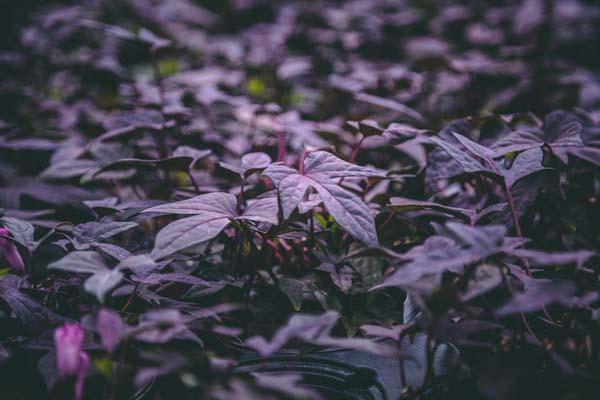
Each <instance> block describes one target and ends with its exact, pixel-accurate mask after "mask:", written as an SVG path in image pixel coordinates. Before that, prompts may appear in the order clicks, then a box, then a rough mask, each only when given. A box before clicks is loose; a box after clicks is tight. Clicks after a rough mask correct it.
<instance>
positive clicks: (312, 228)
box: [308, 210, 315, 247]
mask: <svg viewBox="0 0 600 400" xmlns="http://www.w3.org/2000/svg"><path fill="white" fill-rule="evenodd" d="M308 220H309V223H310V236H309V241H308V244H309V246H310V247H314V245H315V221H314V218H313V210H310V211H309V212H308Z"/></svg>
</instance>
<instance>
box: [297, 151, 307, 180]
mask: <svg viewBox="0 0 600 400" xmlns="http://www.w3.org/2000/svg"><path fill="white" fill-rule="evenodd" d="M307 154H308V152H307V151H306V149H302V152H301V153H300V159H298V171H299V172H300V175H302V174H304V159H305V158H306V155H307Z"/></svg>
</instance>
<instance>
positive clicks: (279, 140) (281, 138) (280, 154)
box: [277, 131, 287, 162]
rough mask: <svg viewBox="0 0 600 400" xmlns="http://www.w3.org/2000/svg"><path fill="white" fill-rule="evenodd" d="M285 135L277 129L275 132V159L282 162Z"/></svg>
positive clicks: (284, 156) (284, 152)
mask: <svg viewBox="0 0 600 400" xmlns="http://www.w3.org/2000/svg"><path fill="white" fill-rule="evenodd" d="M285 139H286V137H285V132H283V131H279V132H277V161H280V162H283V161H285V158H286V155H287V154H286V149H285V145H286V140H285Z"/></svg>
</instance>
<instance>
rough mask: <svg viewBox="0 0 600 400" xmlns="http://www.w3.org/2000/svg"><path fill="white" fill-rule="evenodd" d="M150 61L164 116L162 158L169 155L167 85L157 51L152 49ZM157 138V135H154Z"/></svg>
mask: <svg viewBox="0 0 600 400" xmlns="http://www.w3.org/2000/svg"><path fill="white" fill-rule="evenodd" d="M150 63H151V64H152V72H153V74H154V81H155V84H156V86H157V87H158V97H159V100H160V113H161V115H162V117H163V128H162V129H161V131H160V132H159V135H160V137H159V139H158V150H159V153H160V157H161V158H165V157H167V155H168V152H167V145H166V142H165V133H164V125H165V122H166V121H167V116H166V115H165V110H164V107H165V104H166V100H165V99H166V96H165V86H164V85H163V80H162V76H161V75H160V68H159V67H158V62H157V60H156V51H150ZM154 137H155V138H156V135H154Z"/></svg>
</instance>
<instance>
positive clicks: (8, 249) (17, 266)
mask: <svg viewBox="0 0 600 400" xmlns="http://www.w3.org/2000/svg"><path fill="white" fill-rule="evenodd" d="M9 233H10V231H9V230H8V228H0V254H3V255H4V258H5V259H6V262H7V263H8V266H9V267H10V268H12V269H13V270H14V271H16V272H24V271H25V264H24V263H23V259H22V258H21V255H20V254H19V251H18V250H17V246H15V244H14V243H13V242H11V241H10V239H8V238H6V237H3V236H8V235H9Z"/></svg>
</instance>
